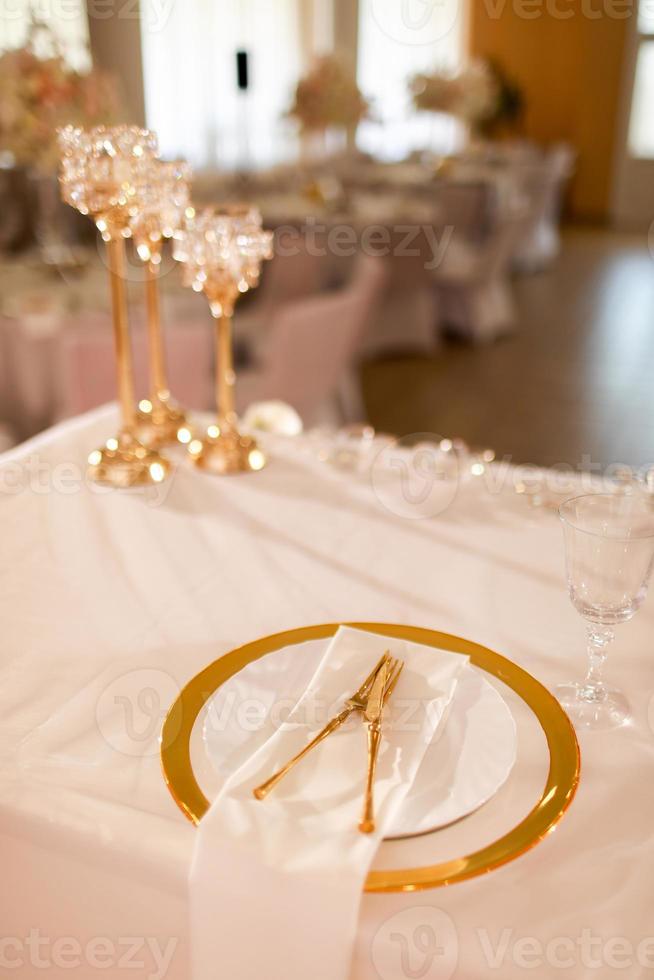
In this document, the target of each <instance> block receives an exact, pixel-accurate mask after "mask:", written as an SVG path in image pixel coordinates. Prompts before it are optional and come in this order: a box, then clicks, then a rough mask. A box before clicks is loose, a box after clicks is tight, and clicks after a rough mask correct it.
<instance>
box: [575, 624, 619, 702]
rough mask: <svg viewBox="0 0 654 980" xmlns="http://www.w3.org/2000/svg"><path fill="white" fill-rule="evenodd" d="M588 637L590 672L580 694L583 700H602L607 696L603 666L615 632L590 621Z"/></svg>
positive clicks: (587, 631)
mask: <svg viewBox="0 0 654 980" xmlns="http://www.w3.org/2000/svg"><path fill="white" fill-rule="evenodd" d="M586 637H587V641H588V673H587V674H586V678H585V680H584V682H583V684H582V685H581V689H580V692H579V696H580V697H581V699H582V700H583V701H590V702H600V701H604V699H605V698H606V688H605V687H604V682H603V680H602V668H603V667H604V661H605V660H606V657H607V654H608V648H609V646H610V644H611V643H613V640H614V638H615V633H614V632H613V630H612V629H610V628H609V627H608V626H600V625H599V624H598V623H588V624H587V626H586Z"/></svg>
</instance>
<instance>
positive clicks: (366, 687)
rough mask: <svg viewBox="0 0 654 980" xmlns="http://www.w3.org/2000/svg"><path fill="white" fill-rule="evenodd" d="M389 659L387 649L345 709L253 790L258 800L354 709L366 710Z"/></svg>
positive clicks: (345, 719) (348, 701)
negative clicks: (379, 676)
mask: <svg viewBox="0 0 654 980" xmlns="http://www.w3.org/2000/svg"><path fill="white" fill-rule="evenodd" d="M389 659H390V654H389V652H388V650H387V651H386V652H385V653H384V656H383V657H382V658H381V659H380V660H379V662H378V663H377V664H376V665H375V667H374V669H373V670H372V671H371V672H370V673H369V674H368V676H367V677H366V679H365V681H364V682H363V684H362V685H361V687H360V688H359V690H358V691H356V692H355V693H354V694H353V695H352V697H350V698H348V699H347V701H346V702H345V707H344V708H343V710H342V711H340V712H339V714H337V715H336V716H335V717H334V718H332V720H331V721H329V722H328V723H327V724H326V725H325V727H324V728H323V729H322V731H321V732H318V734H317V735H316V737H315V738H314V739H312V740H311V741H310V742H309V744H308V745H305V747H304V748H303V749H302V751H301V752H298V754H297V755H295V756H293V758H292V759H290V760H289V761H288V762H287V763H286V765H285V766H282V768H281V769H279V770H278V772H276V773H275V774H274V775H272V776H271V777H270V779H267V780H266V782H265V783H262V784H261V786H257V788H256V789H255V790H253V791H252V792H253V793H254V795H255V797H256V798H257V800H263V799H265V798H266V796H267V795H268V793H270V791H271V790H272V789H274V788H275V786H276V785H277V783H279V782H280V781H281V780H282V779H283V778H284V776H285V775H286V774H287V773H288V772H290V770H291V769H292V768H293V766H295V765H297V763H298V762H300V761H301V760H302V759H304V757H305V755H308V754H309V752H310V751H311V749H315V747H316V745H319V744H320V743H321V742H322V741H324V739H326V738H327V736H328V735H331V734H332V732H335V731H336V729H337V728H340V727H341V725H343V724H344V723H345V722H346V721H347V719H348V718H349V717H350V715H351V714H352V713H353V712H354V711H365V709H366V705H367V702H368V695H369V693H370V691H371V689H372V686H373V684H374V683H375V680H376V678H377V677H378V675H379V672H380V671H381V670H382V669H383V667H384V666H385V664H386V663H387V661H388V660H389Z"/></svg>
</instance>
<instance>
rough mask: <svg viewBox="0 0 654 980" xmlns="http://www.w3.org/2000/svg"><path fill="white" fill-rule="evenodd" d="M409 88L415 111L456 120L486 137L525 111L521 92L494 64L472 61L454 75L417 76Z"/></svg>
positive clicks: (516, 118) (515, 120) (514, 120)
mask: <svg viewBox="0 0 654 980" xmlns="http://www.w3.org/2000/svg"><path fill="white" fill-rule="evenodd" d="M410 85H411V92H412V95H413V104H414V105H415V107H416V109H422V110H427V111H429V112H445V113H448V114H450V115H452V116H456V118H457V119H461V120H462V121H463V122H465V123H467V124H468V125H469V126H470V128H471V129H472V130H474V131H475V132H478V133H482V134H484V135H486V136H488V135H491V134H492V133H493V132H495V131H496V130H497V128H498V127H499V126H501V125H504V124H511V123H516V122H517V120H518V119H519V117H520V116H521V114H522V111H523V109H524V97H523V94H522V91H521V89H520V88H519V86H518V85H517V84H516V83H515V82H514V81H512V80H511V79H510V78H509V77H508V76H507V75H506V73H505V72H504V70H503V69H502V68H501V66H500V65H498V64H497V63H496V62H493V61H474V62H472V63H471V64H470V65H468V66H467V67H465V68H463V69H462V70H461V71H459V72H458V73H456V74H446V73H443V72H434V73H433V74H431V75H416V76H415V77H414V78H413V79H411V83H410Z"/></svg>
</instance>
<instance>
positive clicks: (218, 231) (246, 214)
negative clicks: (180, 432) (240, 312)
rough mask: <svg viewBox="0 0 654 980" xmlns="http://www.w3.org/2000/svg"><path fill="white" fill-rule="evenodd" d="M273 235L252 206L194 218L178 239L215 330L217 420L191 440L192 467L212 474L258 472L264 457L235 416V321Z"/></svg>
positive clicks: (188, 277) (178, 251) (180, 257)
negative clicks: (238, 303) (237, 307)
mask: <svg viewBox="0 0 654 980" xmlns="http://www.w3.org/2000/svg"><path fill="white" fill-rule="evenodd" d="M272 239H273V236H272V233H271V232H269V231H264V230H263V228H262V221H261V214H260V213H259V211H258V210H257V209H256V208H253V207H250V206H249V205H240V204H235V205H231V206H228V207H226V208H223V209H217V208H207V209H205V210H204V211H200V212H199V213H197V214H196V213H195V212H193V213H192V214H191V215H190V216H189V218H188V220H187V222H186V223H185V225H184V227H183V228H181V229H180V230H179V231H178V232H176V233H175V236H174V245H173V254H174V256H175V258H176V259H177V261H178V262H181V263H183V265H184V284H185V285H187V286H190V287H191V288H192V289H193V290H195V291H196V292H203V293H204V294H205V296H206V297H207V299H208V301H209V308H210V310H211V315H212V316H213V318H214V322H215V324H216V401H217V407H218V418H217V420H216V423H215V424H214V425H211V426H209V428H208V429H207V433H206V436H205V437H204V438H203V439H192V440H191V442H190V443H189V445H188V451H189V453H190V455H191V457H192V459H193V460H194V462H195V463H196V464H197V465H198V466H200V467H201V468H203V469H205V470H209V471H210V472H212V473H218V474H222V473H239V472H243V471H247V470H260V469H262V468H263V466H264V465H265V462H266V460H265V457H264V455H263V453H262V452H261V450H260V449H259V448H258V446H257V444H256V442H255V440H254V439H253V438H252V437H251V436H247V435H243V434H242V433H241V432H240V431H239V427H238V417H237V415H236V407H235V399H234V386H235V382H236V375H235V372H234V361H233V345H232V318H233V315H234V307H235V305H236V301H237V299H238V297H239V295H241V294H242V293H246V292H247V291H248V290H249V289H252V288H253V287H254V286H257V285H258V283H259V277H260V274H261V265H262V262H263V260H264V259H270V258H272Z"/></svg>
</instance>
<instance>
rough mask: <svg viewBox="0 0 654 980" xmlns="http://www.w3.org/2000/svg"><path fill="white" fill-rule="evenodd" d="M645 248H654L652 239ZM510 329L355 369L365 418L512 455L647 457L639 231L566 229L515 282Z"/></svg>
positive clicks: (634, 462)
mask: <svg viewBox="0 0 654 980" xmlns="http://www.w3.org/2000/svg"><path fill="white" fill-rule="evenodd" d="M653 244H654V243H653ZM515 289H516V302H517V307H518V325H517V329H516V331H515V333H514V334H513V335H512V336H511V337H509V338H507V339H504V340H501V341H498V342H497V343H495V344H493V345H491V346H489V347H473V346H468V345H465V344H462V343H459V342H453V341H447V342H445V344H444V346H443V348H442V349H441V351H439V353H438V354H436V355H435V356H434V357H432V358H424V357H420V358H419V357H398V358H394V359H387V360H384V361H378V362H376V363H374V364H370V365H368V366H367V367H366V368H365V370H364V392H365V399H366V405H367V409H368V413H369V417H370V421H371V422H372V424H373V425H374V426H375V427H376V428H377V429H379V430H381V431H386V432H393V433H395V434H398V435H409V434H412V433H425V432H427V433H435V434H439V435H447V436H461V437H462V438H464V439H465V440H466V441H467V442H469V443H471V444H472V445H473V446H480V447H481V446H490V447H492V448H493V449H495V450H496V452H497V453H498V455H499V456H504V455H505V454H510V455H512V457H513V459H514V461H515V462H519V463H534V464H542V465H555V464H557V463H559V464H568V465H573V466H575V467H579V468H581V467H583V468H588V466H589V465H590V466H597V467H601V468H604V467H606V466H608V465H610V464H613V463H625V464H628V465H630V466H642V465H644V464H647V463H652V462H654V258H653V257H652V255H651V254H650V252H649V249H648V245H647V239H646V237H645V236H640V237H637V236H635V235H624V234H618V233H614V232H605V231H598V230H589V229H570V230H568V231H566V232H565V234H564V247H563V253H562V255H561V257H560V259H559V260H558V261H557V263H556V265H555V266H554V267H553V268H552V269H551V270H550V271H548V272H546V273H540V274H538V275H535V276H528V277H523V278H520V279H518V280H516V282H515Z"/></svg>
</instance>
